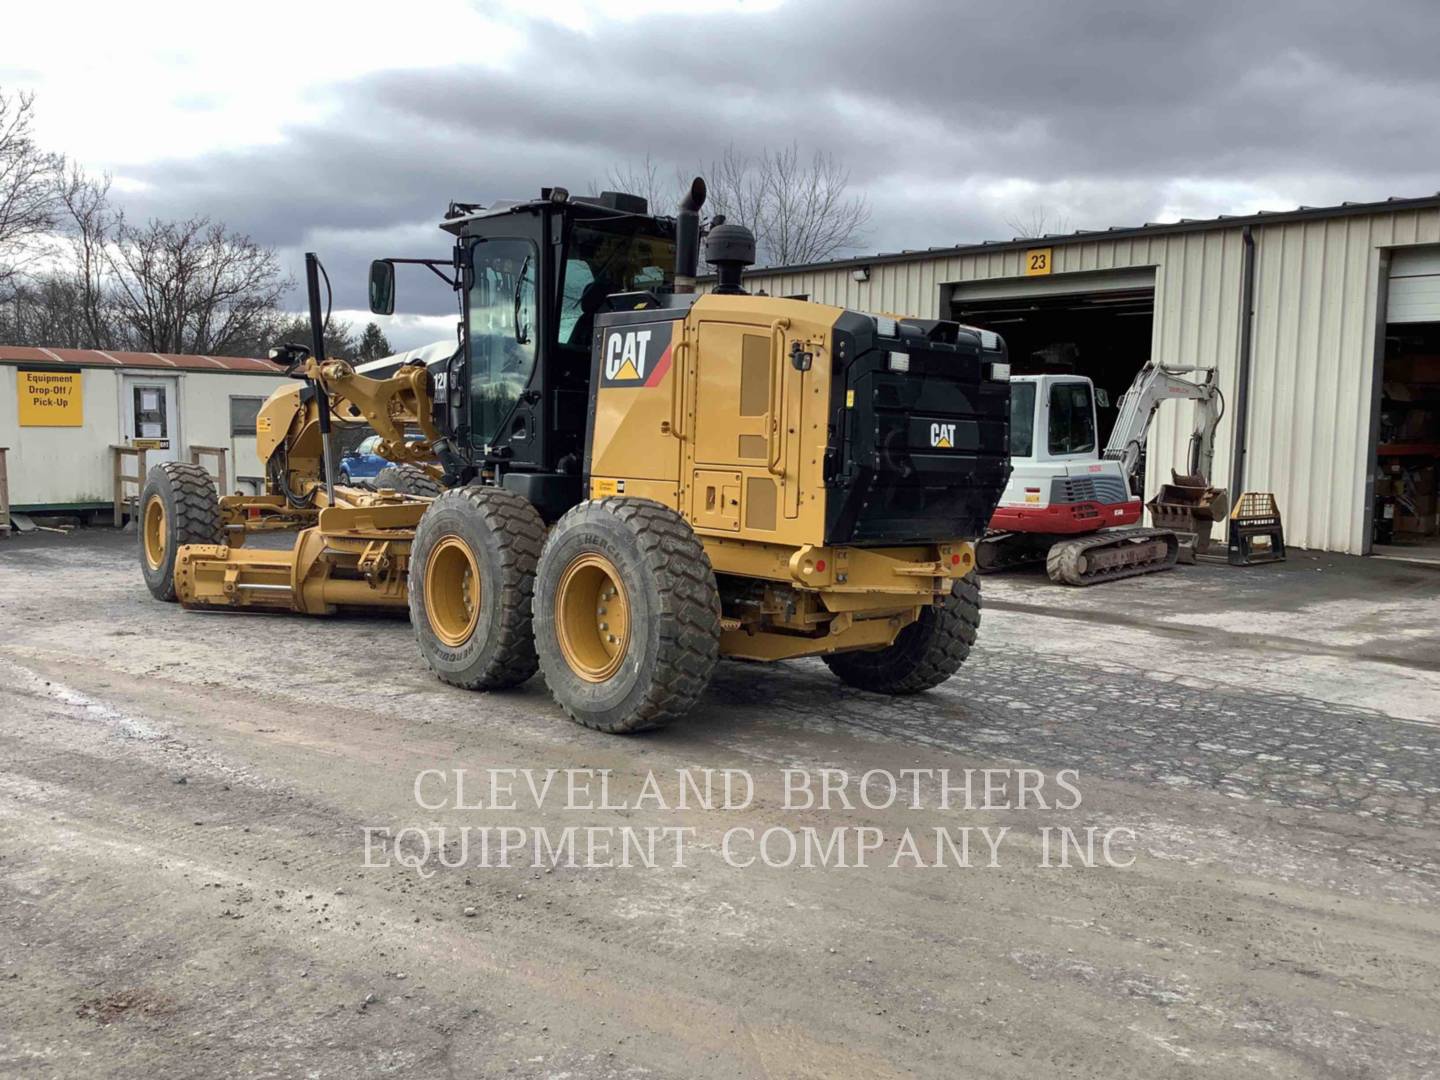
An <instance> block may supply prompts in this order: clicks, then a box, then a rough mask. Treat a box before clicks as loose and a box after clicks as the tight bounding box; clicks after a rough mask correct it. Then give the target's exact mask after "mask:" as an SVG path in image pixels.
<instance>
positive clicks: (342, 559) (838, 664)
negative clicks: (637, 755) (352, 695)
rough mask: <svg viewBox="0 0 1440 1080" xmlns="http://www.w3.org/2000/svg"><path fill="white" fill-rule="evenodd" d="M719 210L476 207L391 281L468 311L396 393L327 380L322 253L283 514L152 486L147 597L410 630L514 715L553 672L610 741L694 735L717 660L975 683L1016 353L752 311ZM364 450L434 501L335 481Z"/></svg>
mask: <svg viewBox="0 0 1440 1080" xmlns="http://www.w3.org/2000/svg"><path fill="white" fill-rule="evenodd" d="M704 199H705V186H704V183H703V181H701V180H699V179H697V180H696V181H695V182H694V184H693V185H692V187H691V189H690V191H689V193H688V194H687V195H686V197H685V198H684V199H683V200H682V201H681V204H680V206H679V208H678V210H677V212H676V214H675V215H674V216H673V217H662V216H656V215H652V214H651V213H650V212H649V209H648V207H647V206H646V203H645V200H643V199H640V198H638V197H636V196H631V195H625V194H620V193H615V192H607V193H604V194H602V195H600V196H596V197H584V198H577V197H571V196H570V195H569V194H568V193H567V192H565V191H564V190H563V189H559V188H554V189H545V190H543V191H542V192H541V194H540V197H539V198H536V199H530V200H523V201H519V202H505V203H496V204H494V205H491V206H489V207H480V206H476V205H471V204H452V206H451V208H450V211H449V212H448V213H447V215H446V218H445V220H444V222H443V223H442V227H443V228H444V229H446V230H447V231H448V232H449V233H451V234H452V235H453V236H454V238H455V242H454V248H453V253H452V257H451V259H450V260H449V261H447V262H441V261H438V260H426V259H385V260H378V261H376V262H375V263H374V264H372V266H371V273H370V306H371V309H372V311H374V312H376V313H377V314H390V313H392V312H393V310H394V296H395V268H396V266H397V264H419V265H422V266H425V267H426V268H428V269H429V270H430V271H431V272H433V273H435V274H436V275H438V276H440V277H441V278H443V279H445V280H446V281H447V282H448V283H449V284H450V286H451V287H452V288H453V289H454V291H455V293H456V294H457V296H458V298H459V307H460V314H461V345H460V348H459V349H458V350H457V351H456V353H455V355H454V357H453V358H451V359H450V360H449V361H448V362H446V363H444V364H443V365H441V366H439V367H438V368H437V369H434V370H431V369H427V368H426V367H425V366H423V365H416V366H412V367H403V368H401V369H399V371H397V372H396V373H395V374H394V375H392V376H390V377H389V378H385V379H369V378H366V377H364V376H362V375H358V374H356V372H355V371H354V369H353V368H352V367H351V366H350V365H349V364H347V363H345V362H343V361H340V360H333V359H327V358H326V357H325V355H324V351H323V348H324V342H323V334H322V333H321V332H320V331H321V322H322V320H321V319H320V303H319V299H320V295H319V276H318V275H317V272H316V271H317V269H318V264H317V263H316V261H315V260H314V259H313V257H308V258H307V280H308V285H309V290H310V306H311V321H312V331H313V334H312V336H313V344H312V346H311V347H310V348H309V349H305V348H301V347H298V346H286V347H285V348H284V349H282V350H280V352H279V353H278V354H277V355H276V357H275V359H277V360H278V361H279V362H282V363H284V364H285V365H286V366H287V367H288V369H289V370H290V371H291V373H292V374H294V375H296V376H297V379H299V380H300V381H299V382H297V385H296V386H294V387H290V388H287V389H286V390H284V391H281V392H279V393H277V394H276V395H275V396H274V397H272V399H271V400H270V401H269V402H268V403H267V404H266V406H265V408H264V409H263V410H262V412H261V414H260V418H259V422H258V424H257V429H258V431H259V439H260V453H261V456H262V458H263V459H264V461H265V466H266V477H267V492H266V494H265V495H263V496H258V497H248V496H239V495H234V496H227V497H225V498H222V499H216V497H215V493H214V488H213V485H212V484H211V483H210V480H209V478H208V477H207V476H206V475H205V474H204V472H203V471H201V470H198V469H196V468H195V467H193V466H188V465H178V464H166V465H161V466H157V467H156V468H155V469H154V470H152V472H151V474H150V477H149V480H148V483H147V485H146V488H145V490H144V492H143V493H142V497H141V512H140V513H141V529H140V535H141V545H140V547H141V563H142V568H143V570H144V572H145V576H146V580H147V582H148V583H149V586H150V588H151V591H152V592H153V593H154V594H155V595H156V596H158V597H161V598H164V599H170V598H178V599H179V600H180V601H181V603H183V604H185V605H187V606H192V607H227V608H238V609H246V608H251V609H263V608H270V609H277V608H278V609H282V610H291V611H301V612H307V613H326V612H333V611H335V610H336V609H341V608H349V607H355V608H374V607H398V606H402V605H408V608H409V614H410V618H411V622H412V624H413V626H414V630H415V635H416V639H417V641H418V644H419V648H420V652H421V654H422V655H423V656H424V658H425V660H426V662H427V663H428V664H429V666H430V667H431V668H432V669H433V670H434V671H435V673H436V674H437V675H438V676H439V677H440V678H441V679H443V680H445V681H446V682H449V683H453V684H455V685H457V686H462V687H468V688H472V689H484V690H499V689H504V688H506V687H512V686H515V685H518V684H519V683H522V682H524V681H525V680H527V679H529V678H531V677H532V676H533V675H535V674H536V672H537V671H541V672H543V674H544V677H545V679H546V682H547V683H548V684H549V687H550V689H551V691H552V693H553V694H554V696H555V698H556V700H557V701H558V702H559V704H560V705H561V706H562V707H563V708H564V709H565V711H566V712H567V713H568V714H569V715H570V716H571V717H572V718H573V719H575V720H577V721H579V722H580V723H583V724H586V725H589V726H591V727H595V728H598V729H600V730H603V731H610V732H630V731H637V730H641V729H645V728H651V727H657V726H659V725H662V724H664V723H666V722H667V721H669V720H671V719H674V718H676V717H678V716H680V715H682V714H684V713H685V712H686V711H688V710H689V709H690V708H691V706H693V705H694V703H695V702H696V700H697V699H698V698H699V697H700V695H701V694H702V693H703V691H704V689H705V686H706V684H707V683H708V681H709V679H710V676H711V673H712V672H713V670H714V668H715V665H716V663H717V661H718V659H719V658H720V657H722V656H725V657H732V658H737V659H745V660H780V659H789V658H794V657H803V656H819V657H821V658H823V659H824V661H825V663H826V664H828V665H829V667H830V668H831V670H833V671H834V672H835V674H836V675H837V676H839V677H840V678H841V679H843V680H844V681H845V682H847V683H849V684H851V685H853V686H856V687H860V688H862V689H866V690H872V691H877V692H881V693H889V694H907V693H914V692H917V691H920V690H925V689H928V688H930V687H933V686H935V685H937V684H939V683H940V682H942V681H944V680H945V679H947V678H949V677H950V676H951V675H952V674H954V672H955V671H956V670H957V669H958V668H959V666H960V664H961V663H962V662H963V661H964V659H965V657H966V655H967V654H968V652H969V650H970V647H971V645H972V644H973V642H974V640H975V634H976V630H977V628H978V625H979V618H980V596H979V588H978V585H977V584H976V582H975V578H974V574H973V570H974V549H973V546H972V540H973V539H974V538H976V537H978V536H980V535H982V534H983V533H984V531H985V527H986V523H987V522H988V520H989V518H990V515H991V513H992V511H993V510H994V508H995V503H996V500H997V499H998V497H999V495H1000V493H1001V491H1002V490H1003V488H1004V486H1005V482H1006V478H1007V475H1008V472H1009V460H1008V453H1007V445H1008V442H1007V435H1008V433H1007V424H1008V414H1009V382H1008V375H1009V369H1008V364H1007V362H1006V355H1005V349H1004V344H1003V342H1002V341H1001V340H1000V339H999V338H998V337H996V336H995V335H994V334H993V333H990V332H988V331H980V330H975V329H971V328H968V327H963V326H960V325H959V324H956V323H953V322H945V321H936V320H921V319H897V318H891V317H887V316H881V315H871V314H866V313H863V312H857V311H850V310H846V309H843V308H838V307H832V306H829V305H824V304H814V303H809V302H806V301H801V300H790V299H779V298H772V297H765V296H750V295H747V294H746V293H745V292H744V291H743V289H742V288H741V284H740V282H741V273H742V271H743V269H744V267H745V266H747V265H750V264H751V263H753V261H754V257H755V241H754V237H753V235H751V234H750V232H749V231H748V230H747V229H744V228H743V227H741V226H737V225H732V224H727V223H725V222H724V221H723V219H719V218H717V219H715V220H713V221H712V222H711V223H710V226H709V229H708V234H707V235H706V239H705V250H706V258H707V261H708V262H710V263H711V264H712V265H713V266H714V267H715V268H716V271H717V281H716V285H715V287H714V288H713V289H712V291H710V292H709V293H707V294H704V295H700V294H698V293H697V292H696V291H695V284H696V281H695V279H696V268H697V265H698V256H699V250H700V243H701V235H702V230H701V224H700V213H699V212H700V209H701V207H702V205H703V203H704ZM345 424H365V425H368V426H370V427H372V428H374V430H375V431H377V432H379V433H380V435H381V437H382V447H381V450H380V452H381V453H382V455H384V456H386V457H388V458H390V459H391V460H394V461H396V462H400V463H402V465H403V470H404V474H405V475H410V476H413V477H415V478H416V480H417V481H423V482H418V483H417V484H415V485H414V486H413V487H411V486H410V485H405V484H397V485H394V487H396V488H405V487H410V490H408V491H406V490H395V489H394V488H383V489H380V490H376V491H367V490H362V489H359V488H355V487H347V486H345V485H339V484H336V483H335V481H334V473H333V470H334V462H335V454H334V448H333V430H334V429H335V428H336V427H337V426H340V425H345ZM407 434H408V435H409V436H410V437H409V438H407ZM417 434H418V436H419V437H418V439H417V438H415V436H416V435H417ZM437 482H438V485H437ZM437 486H438V487H443V488H444V489H445V490H444V491H443V493H441V494H439V495H427V494H423V493H419V494H417V493H416V492H434V491H435V490H437ZM278 530H299V531H298V538H297V539H296V541H295V543H294V546H293V548H291V549H289V550H283V551H282V550H275V549H273V548H263V547H258V546H249V545H246V543H245V541H246V539H247V538H248V537H251V536H253V535H254V534H258V533H263V532H268V531H278Z"/></svg>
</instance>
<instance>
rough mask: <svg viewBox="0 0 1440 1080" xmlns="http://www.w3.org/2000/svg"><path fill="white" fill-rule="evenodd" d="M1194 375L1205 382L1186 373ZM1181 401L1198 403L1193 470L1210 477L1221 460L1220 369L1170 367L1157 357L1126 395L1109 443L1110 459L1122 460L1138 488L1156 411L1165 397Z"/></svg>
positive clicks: (1192, 437) (1192, 441)
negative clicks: (1217, 375)
mask: <svg viewBox="0 0 1440 1080" xmlns="http://www.w3.org/2000/svg"><path fill="white" fill-rule="evenodd" d="M1194 374H1200V375H1201V376H1202V379H1201V381H1200V382H1192V381H1191V380H1190V379H1188V378H1186V377H1185V376H1188V375H1194ZM1177 399H1182V400H1189V401H1193V402H1195V426H1194V428H1193V430H1192V431H1191V433H1190V460H1189V466H1190V472H1191V474H1192V475H1199V476H1205V477H1208V476H1209V475H1210V469H1211V466H1212V465H1213V464H1214V460H1215V429H1216V427H1217V426H1218V425H1219V423H1220V417H1221V415H1222V414H1223V411H1224V406H1225V401H1224V398H1223V397H1222V396H1221V394H1220V388H1219V387H1218V386H1216V385H1215V369H1214V368H1201V367H1167V366H1165V365H1164V364H1157V363H1154V362H1153V361H1152V362H1151V363H1148V364H1146V365H1145V366H1144V367H1143V368H1141V369H1140V373H1139V374H1138V375H1136V376H1135V381H1134V382H1132V383H1131V384H1130V388H1129V389H1128V390H1126V391H1125V395H1124V396H1123V397H1122V398H1121V399H1120V412H1119V415H1118V416H1117V417H1116V418H1115V428H1114V430H1113V431H1111V433H1110V441H1109V442H1108V443H1107V444H1106V446H1105V453H1104V457H1105V460H1107V461H1115V462H1119V464H1120V467H1121V468H1122V469H1123V470H1124V472H1125V477H1126V480H1127V481H1128V482H1129V484H1130V489H1131V490H1132V491H1134V490H1135V487H1136V480H1137V474H1138V472H1139V469H1140V461H1141V458H1142V457H1143V456H1144V453H1145V442H1146V440H1147V439H1148V438H1149V435H1150V424H1151V422H1152V421H1153V420H1154V419H1155V410H1156V409H1158V408H1159V407H1160V403H1161V402H1162V401H1173V400H1177ZM1136 494H1143V492H1136Z"/></svg>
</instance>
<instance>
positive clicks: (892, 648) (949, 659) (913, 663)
mask: <svg viewBox="0 0 1440 1080" xmlns="http://www.w3.org/2000/svg"><path fill="white" fill-rule="evenodd" d="M979 629H980V583H979V582H978V581H977V580H976V579H975V575H974V574H973V573H970V574H966V575H965V576H964V577H963V578H961V579H960V580H959V581H957V582H955V586H954V588H953V589H952V590H951V592H950V595H949V596H947V597H945V599H943V600H940V601H937V602H936V603H935V604H932V605H931V606H930V607H927V608H925V609H924V610H922V611H921V612H920V617H919V618H918V619H916V620H915V621H914V622H913V623H911V624H910V625H909V626H907V627H905V629H903V630H901V631H900V633H899V635H898V636H897V637H896V638H895V641H894V643H893V644H891V645H888V646H886V647H885V648H883V649H874V650H868V651H864V652H846V653H834V654H832V655H830V656H826V657H822V659H823V660H824V661H825V663H826V664H827V665H828V666H829V668H830V670H831V671H833V672H834V673H835V674H836V675H837V676H839V678H840V680H841V681H842V682H844V683H846V684H848V685H850V686H853V687H855V688H856V689H857V690H869V691H871V692H873V693H876V694H893V695H904V694H918V693H920V692H921V691H922V690H930V689H932V688H934V687H936V686H939V685H940V684H941V683H943V682H944V681H945V680H946V679H948V678H950V676H952V675H954V674H955V672H957V671H959V670H960V665H961V664H963V663H964V662H965V658H966V657H968V656H969V655H970V648H971V646H973V645H974V644H975V636H976V634H977V632H978V631H979Z"/></svg>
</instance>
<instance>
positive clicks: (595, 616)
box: [555, 552, 630, 683]
mask: <svg viewBox="0 0 1440 1080" xmlns="http://www.w3.org/2000/svg"><path fill="white" fill-rule="evenodd" d="M555 628H556V636H557V637H558V638H559V639H560V652H561V654H562V655H563V656H564V657H565V662H566V663H567V664H569V665H570V670H571V671H573V672H575V674H576V675H579V676H580V677H581V678H582V679H584V680H585V681H586V682H594V683H598V682H604V681H605V680H606V679H609V678H610V677H611V676H612V675H614V674H615V672H617V671H619V670H620V665H621V663H622V662H623V661H624V660H625V652H626V649H627V648H629V645H630V598H629V596H627V595H626V592H625V583H624V582H622V581H621V580H620V571H618V570H617V569H615V564H614V563H612V562H611V561H610V560H609V559H607V558H605V556H604V555H599V554H596V553H595V552H586V553H585V554H584V555H578V556H576V557H575V558H574V559H572V560H570V565H569V566H567V567H565V573H564V574H562V575H561V577H560V588H559V589H558V590H557V592H556V593H555Z"/></svg>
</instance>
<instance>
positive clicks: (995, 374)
mask: <svg viewBox="0 0 1440 1080" xmlns="http://www.w3.org/2000/svg"><path fill="white" fill-rule="evenodd" d="M987 366H988V367H989V369H990V370H989V372H988V376H989V377H990V378H991V379H994V380H995V381H996V382H1008V381H1009V379H1010V365H1009V364H1002V363H999V362H998V361H997V362H995V363H991V364H989V365H987Z"/></svg>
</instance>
